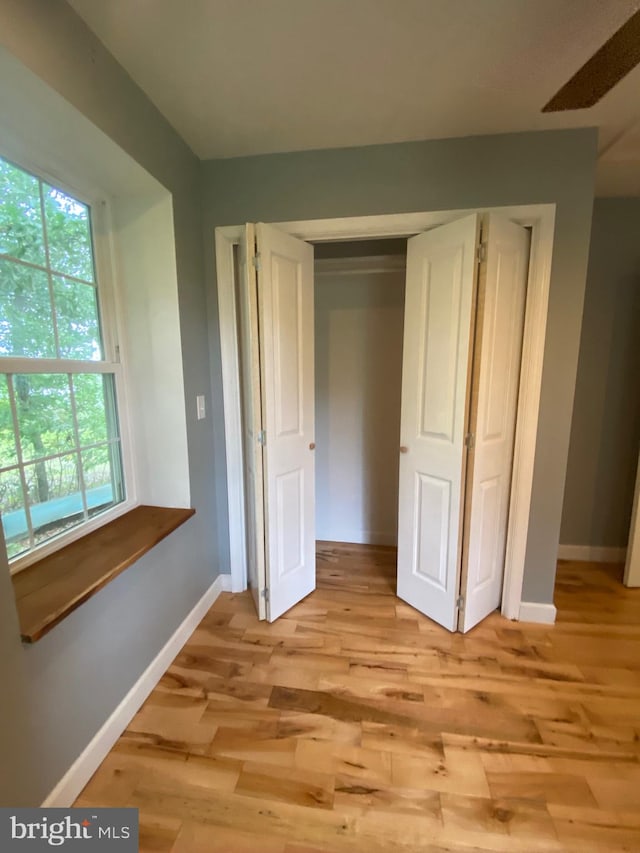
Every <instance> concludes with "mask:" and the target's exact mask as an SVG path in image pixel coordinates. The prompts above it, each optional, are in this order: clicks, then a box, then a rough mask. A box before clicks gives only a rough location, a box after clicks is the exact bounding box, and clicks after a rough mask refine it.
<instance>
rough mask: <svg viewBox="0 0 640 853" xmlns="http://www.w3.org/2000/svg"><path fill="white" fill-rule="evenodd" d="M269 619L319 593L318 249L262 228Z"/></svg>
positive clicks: (261, 315) (260, 291) (259, 247)
mask: <svg viewBox="0 0 640 853" xmlns="http://www.w3.org/2000/svg"><path fill="white" fill-rule="evenodd" d="M256 248H257V258H258V262H257V267H258V272H257V279H258V287H257V290H258V319H259V341H260V379H261V382H260V384H261V399H262V430H263V434H262V440H263V446H262V455H263V479H264V484H263V489H264V530H265V566H266V589H267V608H266V610H267V619H268V620H269V621H270V622H272V621H273V620H274V619H277V618H278V616H280V615H282V614H283V613H284V612H285V611H287V610H289V608H290V607H293V605H294V604H296V603H297V602H298V601H300V600H301V599H302V598H304V597H305V596H306V595H308V594H309V593H310V592H312V591H313V590H314V589H315V585H316V564H315V538H316V537H315V506H314V503H315V484H314V477H315V464H314V460H315V454H314V449H315V421H314V336H313V247H312V246H311V245H310V244H309V243H305V242H304V241H303V240H297V239H295V238H294V237H291V236H290V235H289V234H285V233H284V232H282V231H279V230H278V229H277V228H274V227H273V226H271V225H264V224H262V223H260V224H258V225H257V226H256Z"/></svg>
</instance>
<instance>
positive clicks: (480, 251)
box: [476, 243, 487, 264]
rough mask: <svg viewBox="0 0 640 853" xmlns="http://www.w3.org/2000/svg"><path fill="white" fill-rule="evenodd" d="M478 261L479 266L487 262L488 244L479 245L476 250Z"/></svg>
mask: <svg viewBox="0 0 640 853" xmlns="http://www.w3.org/2000/svg"><path fill="white" fill-rule="evenodd" d="M476 260H477V261H478V263H479V264H481V263H483V262H484V261H486V260H487V244H486V243H478V248H477V249H476Z"/></svg>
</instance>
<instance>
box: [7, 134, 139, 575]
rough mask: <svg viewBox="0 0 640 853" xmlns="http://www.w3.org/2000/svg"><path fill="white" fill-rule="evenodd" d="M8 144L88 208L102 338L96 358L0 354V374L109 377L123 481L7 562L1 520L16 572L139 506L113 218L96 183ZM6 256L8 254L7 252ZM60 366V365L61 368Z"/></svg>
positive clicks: (23, 165) (21, 164) (29, 168)
mask: <svg viewBox="0 0 640 853" xmlns="http://www.w3.org/2000/svg"><path fill="white" fill-rule="evenodd" d="M10 148H11V146H6V145H0V157H2V158H4V159H6V160H8V161H9V162H10V163H12V164H13V165H14V166H16V167H17V168H19V169H22V170H23V171H26V172H28V173H30V174H32V175H34V176H35V177H36V178H38V179H39V180H41V181H44V182H46V183H47V184H49V185H51V186H52V187H54V188H55V189H59V190H61V191H62V192H63V193H67V194H68V195H70V196H71V197H72V198H74V199H76V200H77V201H79V202H82V203H83V204H85V205H87V207H88V208H89V210H90V234H91V241H92V249H93V261H94V270H95V279H96V282H95V284H96V292H97V302H98V316H99V323H100V331H101V336H102V350H103V358H102V359H101V360H99V361H93V360H81V359H57V358H56V359H50V358H25V357H23V356H18V357H13V356H0V373H2V374H7V373H10V374H13V375H16V374H25V373H51V374H59V375H63V376H65V375H68V374H72V375H73V374H87V373H93V374H109V375H113V377H114V382H113V384H114V396H115V401H116V408H117V415H118V427H119V436H120V456H121V460H122V479H123V488H124V500H122V501H121V502H120V503H118V504H116V505H115V506H113V507H111V508H110V509H107V510H105V511H104V512H102V513H99V514H98V515H96V516H94V517H93V518H89V519H87V520H85V521H82V522H81V523H79V524H77V525H75V526H74V527H72V528H71V529H69V530H67V531H64V532H62V533H60V534H58V535H57V536H54V537H52V538H51V539H48V540H45V541H44V542H43V543H42V544H39V545H36V546H35V547H33V548H31V549H30V550H29V551H28V552H26V553H24V554H22V555H19V556H17V557H15V558H14V559H12V560H9V557H8V555H7V554H6V545H5V543H4V532H3V530H2V525H1V524H0V536H1V537H2V547H3V548H4V549H5V556H6V558H7V562H8V565H9V572H10V574H11V575H15V574H17V573H18V572H20V571H22V570H23V569H26V568H28V567H29V566H31V565H33V564H34V563H37V562H38V561H39V560H41V559H43V558H44V557H47V556H49V555H50V554H53V553H55V552H56V551H59V550H60V549H61V548H64V547H65V546H66V545H68V544H70V543H71V542H75V541H77V540H78V539H81V538H82V537H83V536H86V535H87V534H89V533H91V532H92V531H94V530H98V529H99V528H100V527H102V526H103V525H105V524H107V523H108V522H110V521H113V520H114V519H115V518H118V517H119V516H121V515H124V514H125V513H127V512H130V511H131V509H133V508H134V507H135V506H137V505H138V503H139V501H138V499H137V484H136V472H135V466H134V464H133V450H132V429H131V418H130V413H129V412H130V410H129V397H130V395H129V394H128V391H127V386H128V377H127V370H126V358H125V353H126V345H125V344H124V340H125V337H126V336H125V324H124V312H123V311H122V310H121V300H120V298H119V282H118V277H117V263H116V251H115V241H114V234H113V225H112V216H111V210H110V205H109V201H108V199H107V197H106V195H105V194H104V193H102V192H100V191H99V190H98V189H97V188H95V187H90V186H82V187H80V186H78V185H77V182H75V181H69V180H67V179H65V178H64V177H62V176H61V175H59V174H56V173H54V172H51V171H50V170H49V169H47V168H45V167H43V166H42V164H41V163H37V162H34V161H33V160H32V159H31V158H30V157H29V156H28V155H26V156H25V155H24V153H21V154H20V155H19V156H16V152H15V151H12V150H10ZM7 257H9V258H10V257H11V256H7ZM61 367H64V368H65V369H61Z"/></svg>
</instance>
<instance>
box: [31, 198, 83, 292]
mask: <svg viewBox="0 0 640 853" xmlns="http://www.w3.org/2000/svg"><path fill="white" fill-rule="evenodd" d="M43 187H44V208H45V215H46V224H47V242H48V244H49V264H50V265H51V269H52V270H54V271H55V272H62V273H66V275H72V276H75V277H76V278H83V279H84V280H85V281H93V280H94V278H93V252H92V249H91V226H90V221H89V208H88V207H87V206H86V204H82V202H79V201H76V199H74V198H72V197H71V196H68V195H66V194H65V193H63V192H61V191H60V190H57V189H55V188H54V187H50V186H47V184H44V185H43Z"/></svg>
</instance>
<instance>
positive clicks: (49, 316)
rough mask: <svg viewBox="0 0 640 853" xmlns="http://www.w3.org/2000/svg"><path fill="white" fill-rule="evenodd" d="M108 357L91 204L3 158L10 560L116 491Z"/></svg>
mask: <svg viewBox="0 0 640 853" xmlns="http://www.w3.org/2000/svg"><path fill="white" fill-rule="evenodd" d="M104 358H105V353H104V347H103V341H102V332H101V323H100V314H99V301H98V289H97V280H96V274H95V263H94V251H93V241H92V232H91V210H90V208H89V207H88V206H87V205H86V204H84V203H82V202H81V201H79V200H77V199H75V198H73V197H72V196H70V195H68V194H67V193H65V192H62V191H61V190H59V189H56V188H55V187H53V186H51V185H49V184H47V183H46V182H44V181H42V180H40V179H39V178H37V177H35V176H34V175H32V174H30V173H29V172H26V171H24V170H23V169H20V168H18V167H17V166H15V165H13V164H12V163H10V162H8V161H7V160H4V159H2V158H0V371H2V373H1V374H0V511H1V513H2V525H3V529H4V535H5V541H6V545H7V552H8V554H9V557H10V558H12V557H17V556H19V555H21V554H24V553H25V552H27V551H29V550H31V549H32V548H34V547H36V546H37V545H40V544H42V543H43V542H45V541H46V540H48V539H51V538H52V537H54V536H57V535H59V534H60V533H63V532H64V531H66V530H68V529H69V528H71V527H75V526H76V525H78V524H81V523H83V522H85V521H87V520H88V519H89V518H91V517H93V516H94V515H96V514H98V513H100V512H103V511H105V510H106V509H109V508H110V507H112V506H114V505H115V504H117V503H119V502H120V501H122V500H123V499H124V485H123V475H122V461H121V449H120V436H119V429H118V419H117V412H116V394H115V380H116V376H115V374H116V372H117V371H116V365H113V364H109V363H108V362H106V361H105V360H104ZM44 359H46V362H44V361H43V360H44Z"/></svg>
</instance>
